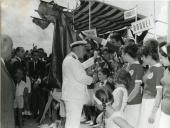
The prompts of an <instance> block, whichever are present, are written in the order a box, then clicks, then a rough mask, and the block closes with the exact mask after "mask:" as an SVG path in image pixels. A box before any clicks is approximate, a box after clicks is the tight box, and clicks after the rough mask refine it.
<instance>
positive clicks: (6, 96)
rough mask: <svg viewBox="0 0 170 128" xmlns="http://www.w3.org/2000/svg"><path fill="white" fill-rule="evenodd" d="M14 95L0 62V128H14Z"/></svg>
mask: <svg viewBox="0 0 170 128" xmlns="http://www.w3.org/2000/svg"><path fill="white" fill-rule="evenodd" d="M14 94H15V85H14V82H13V81H12V78H11V76H10V74H9V72H8V71H7V69H6V67H5V65H4V64H3V63H2V61H1V128H15V121H14V108H13V106H14V105H13V104H14V103H13V102H14Z"/></svg>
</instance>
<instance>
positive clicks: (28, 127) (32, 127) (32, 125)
mask: <svg viewBox="0 0 170 128" xmlns="http://www.w3.org/2000/svg"><path fill="white" fill-rule="evenodd" d="M49 122H50V121H46V122H45V123H49ZM38 126H39V124H38V123H36V121H35V120H33V119H26V118H24V127H23V128H40V127H38ZM80 128H91V127H90V126H89V125H87V124H81V127H80Z"/></svg>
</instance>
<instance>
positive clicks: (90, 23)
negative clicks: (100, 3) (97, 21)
mask: <svg viewBox="0 0 170 128" xmlns="http://www.w3.org/2000/svg"><path fill="white" fill-rule="evenodd" d="M90 29H91V0H89V30H90Z"/></svg>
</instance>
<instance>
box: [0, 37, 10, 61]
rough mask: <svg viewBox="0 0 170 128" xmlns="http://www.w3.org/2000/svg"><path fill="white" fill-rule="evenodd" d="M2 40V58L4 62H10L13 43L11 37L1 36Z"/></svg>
mask: <svg viewBox="0 0 170 128" xmlns="http://www.w3.org/2000/svg"><path fill="white" fill-rule="evenodd" d="M0 39H1V57H2V58H3V59H4V60H9V59H10V58H11V53H12V47H13V42H12V39H11V37H9V36H8V35H4V34H2V35H0Z"/></svg>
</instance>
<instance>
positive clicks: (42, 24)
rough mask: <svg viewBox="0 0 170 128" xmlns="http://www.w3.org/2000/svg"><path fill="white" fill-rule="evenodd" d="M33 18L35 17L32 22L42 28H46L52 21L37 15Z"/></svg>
mask: <svg viewBox="0 0 170 128" xmlns="http://www.w3.org/2000/svg"><path fill="white" fill-rule="evenodd" d="M32 18H33V19H32V22H33V23H35V24H36V25H38V26H39V27H41V28H42V29H46V28H47V27H48V25H49V24H50V22H48V21H47V20H44V19H40V18H36V17H32Z"/></svg>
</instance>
